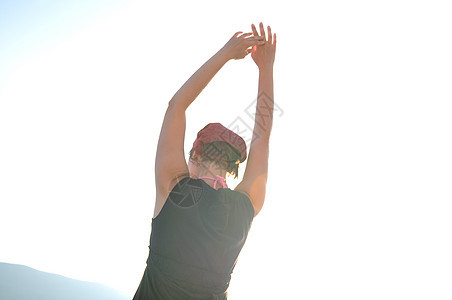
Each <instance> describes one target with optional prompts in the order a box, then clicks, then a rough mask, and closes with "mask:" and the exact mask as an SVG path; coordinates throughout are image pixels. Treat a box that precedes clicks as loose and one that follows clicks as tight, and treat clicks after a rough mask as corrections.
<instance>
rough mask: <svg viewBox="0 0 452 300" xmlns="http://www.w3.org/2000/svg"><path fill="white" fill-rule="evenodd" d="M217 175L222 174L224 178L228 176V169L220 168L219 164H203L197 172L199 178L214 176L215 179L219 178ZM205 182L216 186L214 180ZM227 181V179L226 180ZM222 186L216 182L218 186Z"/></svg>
mask: <svg viewBox="0 0 452 300" xmlns="http://www.w3.org/2000/svg"><path fill="white" fill-rule="evenodd" d="M217 176H221V177H223V178H226V170H223V169H220V168H218V167H217V166H215V165H214V164H210V165H209V166H205V167H204V166H203V167H201V168H200V170H199V173H198V174H197V178H201V177H204V178H201V179H207V178H206V177H208V178H213V179H217V178H218V177H217ZM205 182H206V183H207V184H208V185H210V186H211V187H213V188H215V187H214V185H215V181H214V180H209V179H207V180H205ZM224 182H225V183H226V180H225V181H224ZM218 186H220V187H221V184H220V185H219V184H216V187H218Z"/></svg>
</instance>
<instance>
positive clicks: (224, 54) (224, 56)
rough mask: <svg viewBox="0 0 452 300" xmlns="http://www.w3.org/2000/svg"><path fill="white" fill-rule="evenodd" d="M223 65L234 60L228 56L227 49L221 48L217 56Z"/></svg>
mask: <svg viewBox="0 0 452 300" xmlns="http://www.w3.org/2000/svg"><path fill="white" fill-rule="evenodd" d="M215 55H216V56H217V57H218V58H219V59H220V61H221V62H222V63H224V64H225V63H227V62H228V61H230V60H231V59H232V58H231V57H230V55H228V53H227V51H226V50H225V48H224V47H223V48H221V49H220V50H218V52H217V53H216V54H215Z"/></svg>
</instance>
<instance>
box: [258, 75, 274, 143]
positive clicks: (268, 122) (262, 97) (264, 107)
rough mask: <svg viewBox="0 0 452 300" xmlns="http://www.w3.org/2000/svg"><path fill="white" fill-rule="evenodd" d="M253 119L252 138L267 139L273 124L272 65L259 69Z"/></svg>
mask: <svg viewBox="0 0 452 300" xmlns="http://www.w3.org/2000/svg"><path fill="white" fill-rule="evenodd" d="M257 95H258V96H257V102H256V115H255V121H254V132H253V135H254V139H260V140H264V141H268V139H269V138H270V133H271V129H272V125H273V110H274V109H273V108H274V97H273V67H272V66H271V67H268V68H261V69H260V70H259V86H258V94H257Z"/></svg>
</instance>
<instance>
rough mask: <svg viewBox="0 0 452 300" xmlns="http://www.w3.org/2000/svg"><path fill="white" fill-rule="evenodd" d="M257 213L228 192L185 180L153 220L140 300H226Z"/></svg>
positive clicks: (240, 197)
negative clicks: (237, 263) (234, 270)
mask: <svg viewBox="0 0 452 300" xmlns="http://www.w3.org/2000/svg"><path fill="white" fill-rule="evenodd" d="M253 217H254V209H253V206H252V204H251V202H250V199H249V198H248V197H247V196H245V195H244V194H242V193H240V192H237V191H233V190H230V189H229V188H220V189H218V190H215V189H213V188H212V187H211V186H209V185H208V184H207V183H206V182H204V181H203V180H202V179H192V178H190V177H186V178H184V179H182V180H181V181H180V182H179V183H178V184H176V186H174V188H173V189H172V191H171V193H170V194H169V196H168V199H167V201H166V202H165V205H164V206H163V208H162V210H161V211H160V213H159V215H158V216H157V217H156V218H154V219H153V220H152V234H151V241H150V246H149V248H150V251H149V257H148V260H147V268H146V270H145V274H144V276H143V279H142V282H141V284H140V287H139V288H138V290H137V293H136V294H135V297H134V300H137V299H174V300H176V299H226V291H227V288H228V286H229V281H230V274H231V273H232V271H233V269H234V267H235V264H236V261H237V257H238V255H239V253H240V251H241V249H242V247H243V245H244V243H245V241H246V238H247V235H248V232H249V230H250V227H251V223H252V220H253Z"/></svg>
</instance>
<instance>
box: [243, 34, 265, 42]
mask: <svg viewBox="0 0 452 300" xmlns="http://www.w3.org/2000/svg"><path fill="white" fill-rule="evenodd" d="M247 40H249V41H262V40H264V37H263V36H260V35H257V36H250V37H248V38H247Z"/></svg>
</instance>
